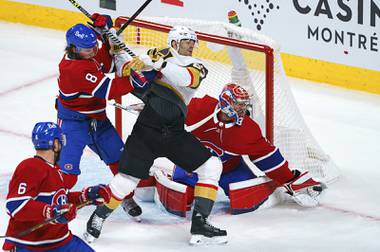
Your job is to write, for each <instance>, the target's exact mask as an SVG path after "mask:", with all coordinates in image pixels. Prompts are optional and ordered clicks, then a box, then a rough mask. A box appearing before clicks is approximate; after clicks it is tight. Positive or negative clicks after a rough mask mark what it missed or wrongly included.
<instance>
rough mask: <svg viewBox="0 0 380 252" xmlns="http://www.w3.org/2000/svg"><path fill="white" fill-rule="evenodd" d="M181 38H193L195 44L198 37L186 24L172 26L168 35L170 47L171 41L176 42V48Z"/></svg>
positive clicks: (170, 45)
mask: <svg viewBox="0 0 380 252" xmlns="http://www.w3.org/2000/svg"><path fill="white" fill-rule="evenodd" d="M181 40H193V41H194V42H195V46H197V45H198V38H197V34H195V32H194V31H193V30H192V29H190V28H188V27H186V26H174V27H173V28H172V29H171V30H170V32H169V35H168V45H169V47H172V41H175V42H176V43H177V45H178V46H177V50H178V48H179V43H180V42H181Z"/></svg>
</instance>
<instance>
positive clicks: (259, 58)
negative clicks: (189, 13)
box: [123, 17, 339, 183]
mask: <svg viewBox="0 0 380 252" xmlns="http://www.w3.org/2000/svg"><path fill="white" fill-rule="evenodd" d="M143 20H147V21H150V22H154V23H158V24H163V25H169V26H175V25H184V26H187V27H190V28H192V29H193V30H195V31H197V32H202V33H207V34H212V35H218V36H223V37H228V35H230V36H231V34H232V36H233V38H237V39H241V40H244V41H248V42H254V43H258V44H262V45H267V46H269V47H271V48H273V50H274V70H273V71H274V104H273V108H274V118H273V121H274V129H273V134H274V144H275V145H276V146H277V147H279V148H280V150H281V153H282V154H283V156H284V157H285V158H286V159H287V160H288V162H289V166H290V168H293V169H295V168H297V169H301V170H309V171H310V172H311V173H312V175H313V176H314V177H316V178H319V179H320V180H322V181H324V182H326V183H330V182H332V181H334V180H335V179H336V178H337V177H338V175H339V172H338V169H337V167H336V166H335V164H334V163H333V161H332V160H331V158H330V157H329V156H328V155H327V154H325V153H324V152H323V150H322V149H321V147H320V146H319V145H318V143H317V142H316V141H315V139H314V137H313V136H312V134H311V133H310V131H309V129H308V128H307V126H306V124H305V122H304V120H303V117H302V115H301V113H300V111H299V110H298V107H297V105H296V103H295V100H294V97H293V94H292V92H291V89H290V86H289V84H288V82H287V78H286V75H285V72H284V70H283V67H282V62H281V58H280V48H279V46H278V45H277V44H276V43H275V42H274V41H273V40H272V39H270V38H268V37H266V36H264V35H262V34H257V33H255V32H253V31H251V30H249V29H245V28H241V27H236V26H234V25H232V24H228V23H221V22H209V21H199V20H190V19H176V18H162V17H149V18H143ZM123 34H124V39H125V41H126V43H127V45H128V47H129V48H130V49H132V51H134V52H135V53H136V54H140V53H143V52H145V51H146V50H147V49H149V48H152V47H167V32H159V31H155V30H152V29H148V28H144V27H140V28H138V29H137V28H136V27H135V26H133V25H130V26H129V27H128V28H127V29H126V30H125V31H124V33H123ZM193 56H195V57H197V58H200V59H202V60H203V62H204V63H205V66H206V67H207V69H208V70H209V73H208V76H207V78H206V79H205V80H204V81H203V82H202V85H201V86H200V88H199V89H198V91H197V94H196V96H203V95H205V94H208V95H210V96H214V97H217V96H218V95H219V93H220V91H221V90H222V88H223V86H224V85H225V84H226V83H228V82H231V81H234V82H238V83H239V84H240V85H242V86H244V87H245V88H246V89H247V91H248V92H249V93H250V94H251V95H252V98H253V104H254V106H253V107H254V109H253V113H252V114H253V118H254V119H255V120H256V121H257V122H258V123H259V125H260V127H261V129H262V130H263V132H264V133H265V117H266V113H265V92H266V88H265V81H266V75H265V69H266V68H265V54H264V53H262V52H258V51H255V50H248V49H240V48H238V47H233V46H232V47H231V46H225V45H223V44H218V43H217V42H213V43H211V42H207V41H204V40H200V41H199V46H198V48H197V49H196V50H195V51H194V54H193ZM133 102H136V101H135V100H133V99H130V98H128V99H125V101H123V103H133ZM130 123H131V121H129V122H127V124H130ZM123 125H124V124H123ZM128 127H131V126H128Z"/></svg>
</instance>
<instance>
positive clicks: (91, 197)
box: [80, 184, 111, 205]
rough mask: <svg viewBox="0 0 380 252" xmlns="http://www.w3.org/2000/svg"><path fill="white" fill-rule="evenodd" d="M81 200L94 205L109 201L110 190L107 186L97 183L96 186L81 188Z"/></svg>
mask: <svg viewBox="0 0 380 252" xmlns="http://www.w3.org/2000/svg"><path fill="white" fill-rule="evenodd" d="M80 197H81V202H83V203H84V202H87V201H91V202H92V204H94V205H102V204H104V203H108V202H110V199H111V190H110V189H109V187H108V186H105V185H102V184H99V185H96V186H89V187H86V188H84V189H83V190H82V194H81V196H80Z"/></svg>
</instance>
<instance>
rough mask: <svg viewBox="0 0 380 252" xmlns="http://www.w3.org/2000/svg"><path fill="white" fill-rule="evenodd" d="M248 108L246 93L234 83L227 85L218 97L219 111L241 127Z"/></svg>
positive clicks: (248, 102) (247, 95)
mask: <svg viewBox="0 0 380 252" xmlns="http://www.w3.org/2000/svg"><path fill="white" fill-rule="evenodd" d="M249 106H250V97H249V94H248V92H247V91H246V90H245V89H244V88H242V87H241V86H239V85H237V84H235V83H229V84H227V85H226V86H225V87H224V88H223V90H222V93H221V94H220V95H219V107H220V110H221V111H222V113H224V114H225V115H227V116H228V117H229V118H231V119H233V122H234V123H235V124H237V125H242V123H243V119H244V116H245V115H246V113H247V109H248V107H249Z"/></svg>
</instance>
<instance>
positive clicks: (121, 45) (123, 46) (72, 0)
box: [69, 0, 152, 57]
mask: <svg viewBox="0 0 380 252" xmlns="http://www.w3.org/2000/svg"><path fill="white" fill-rule="evenodd" d="M151 1H152V0H147V1H145V3H144V4H143V5H142V6H141V7H140V8H139V9H138V10H137V11H136V12H135V13H134V14H133V15H132V16H131V17H130V18H129V19H128V21H127V22H125V24H123V26H122V27H121V28H120V30H119V31H117V32H116V35H115V34H113V33H112V32H111V31H110V30H109V29H106V28H103V29H102V32H104V34H106V36H107V37H108V38H110V39H111V40H112V41H113V42H114V43H115V44H116V45H117V46H119V48H120V49H123V50H125V51H126V52H127V53H128V54H129V55H130V56H131V57H135V56H136V54H135V53H134V52H132V51H131V50H130V49H129V48H128V47H127V46H126V44H125V43H124V42H122V41H120V39H119V38H118V37H117V35H120V34H121V33H122V32H123V31H124V30H125V28H127V26H128V25H129V24H130V23H131V22H132V21H133V20H134V19H135V18H136V17H137V16H138V15H139V14H140V13H141V12H142V11H143V10H144V9H145V7H146V6H147V5H148V4H149V3H150V2H151ZM69 2H70V3H71V4H72V5H74V6H75V7H76V8H77V9H78V10H80V11H81V12H82V13H83V14H84V15H85V16H86V17H88V18H89V19H91V20H92V18H91V17H92V16H91V14H90V13H89V12H88V11H87V10H86V9H84V8H83V7H82V6H81V5H80V4H79V3H78V2H77V1H75V0H69ZM92 21H93V20H92ZM90 25H91V24H90Z"/></svg>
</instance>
